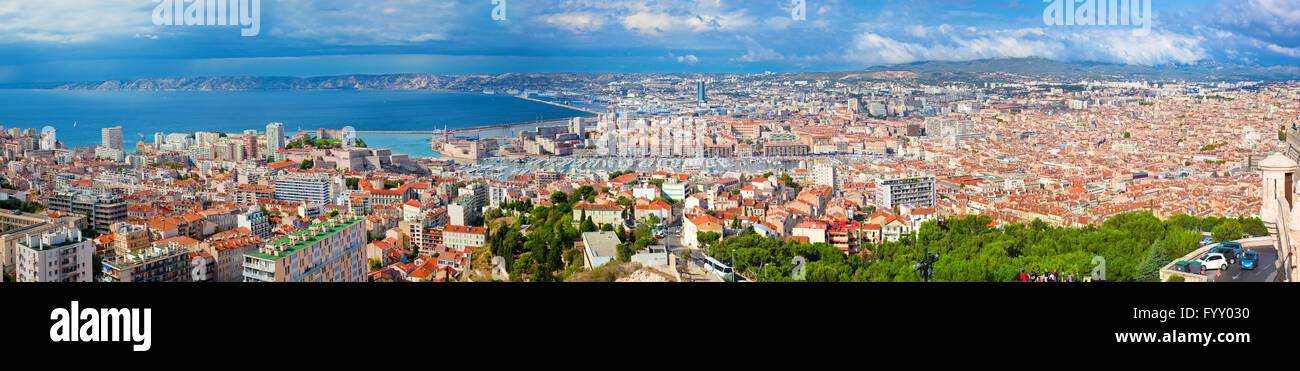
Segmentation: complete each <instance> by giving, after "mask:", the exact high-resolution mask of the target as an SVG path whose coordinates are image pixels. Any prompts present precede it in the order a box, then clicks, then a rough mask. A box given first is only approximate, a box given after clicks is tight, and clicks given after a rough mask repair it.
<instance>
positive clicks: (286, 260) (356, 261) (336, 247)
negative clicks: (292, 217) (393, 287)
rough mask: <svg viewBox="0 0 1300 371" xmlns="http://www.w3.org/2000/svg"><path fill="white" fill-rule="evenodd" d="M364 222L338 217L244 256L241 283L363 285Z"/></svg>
mask: <svg viewBox="0 0 1300 371" xmlns="http://www.w3.org/2000/svg"><path fill="white" fill-rule="evenodd" d="M365 220H366V219H365V218H361V217H356V216H347V215H339V216H336V217H333V218H330V219H328V220H327V221H323V222H319V223H316V224H313V225H311V226H310V227H308V228H306V229H303V230H301V231H298V232H294V233H291V234H289V236H286V237H284V238H281V239H279V240H276V241H273V242H270V243H267V244H266V245H263V246H262V247H260V248H258V249H256V250H254V251H249V252H247V253H244V282H365V281H366V250H365V245H366V235H365V223H364V221H365Z"/></svg>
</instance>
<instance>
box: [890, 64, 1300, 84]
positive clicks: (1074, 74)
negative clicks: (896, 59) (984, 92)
mask: <svg viewBox="0 0 1300 371" xmlns="http://www.w3.org/2000/svg"><path fill="white" fill-rule="evenodd" d="M890 71H893V72H909V73H912V74H915V75H916V76H917V77H916V78H917V79H924V80H979V79H999V78H1011V77H1029V78H1043V79H1058V80H1073V81H1078V80H1147V81H1169V80H1180V81H1245V80H1267V81H1279V80H1296V79H1300V67H1296V66H1246V65H1238V64H1226V63H1214V62H1206V63H1198V64H1194V65H1163V66H1140V65H1126V64H1112V63H1096V62H1061V61H1054V60H1050V59H1044V58H1003V59H983V60H975V61H966V62H943V61H928V62H914V63H907V64H899V65H892V66H880V67H872V68H868V69H866V70H865V72H867V73H879V72H890Z"/></svg>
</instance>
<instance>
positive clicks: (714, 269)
mask: <svg viewBox="0 0 1300 371" xmlns="http://www.w3.org/2000/svg"><path fill="white" fill-rule="evenodd" d="M704 271H705V272H710V273H714V274H717V275H718V276H721V277H722V280H723V281H727V282H731V281H733V280H734V277H732V275H731V274H732V270H731V267H728V266H727V265H726V264H722V262H719V261H718V260H717V259H714V258H713V257H712V256H708V255H705V256H704Z"/></svg>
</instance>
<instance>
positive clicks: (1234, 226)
mask: <svg viewBox="0 0 1300 371" xmlns="http://www.w3.org/2000/svg"><path fill="white" fill-rule="evenodd" d="M1242 233H1244V232H1243V231H1242V228H1241V223H1239V222H1237V221H1236V220H1229V221H1226V222H1224V223H1223V224H1219V226H1217V227H1214V229H1213V231H1212V232H1210V234H1211V235H1212V236H1213V237H1214V241H1215V242H1224V241H1236V240H1239V239H1241V235H1242Z"/></svg>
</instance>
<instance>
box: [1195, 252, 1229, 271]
mask: <svg viewBox="0 0 1300 371" xmlns="http://www.w3.org/2000/svg"><path fill="white" fill-rule="evenodd" d="M1227 267H1228V258H1226V257H1224V256H1223V254H1220V253H1217V252H1216V253H1209V254H1205V257H1203V258H1201V268H1203V269H1224V268H1227Z"/></svg>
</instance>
